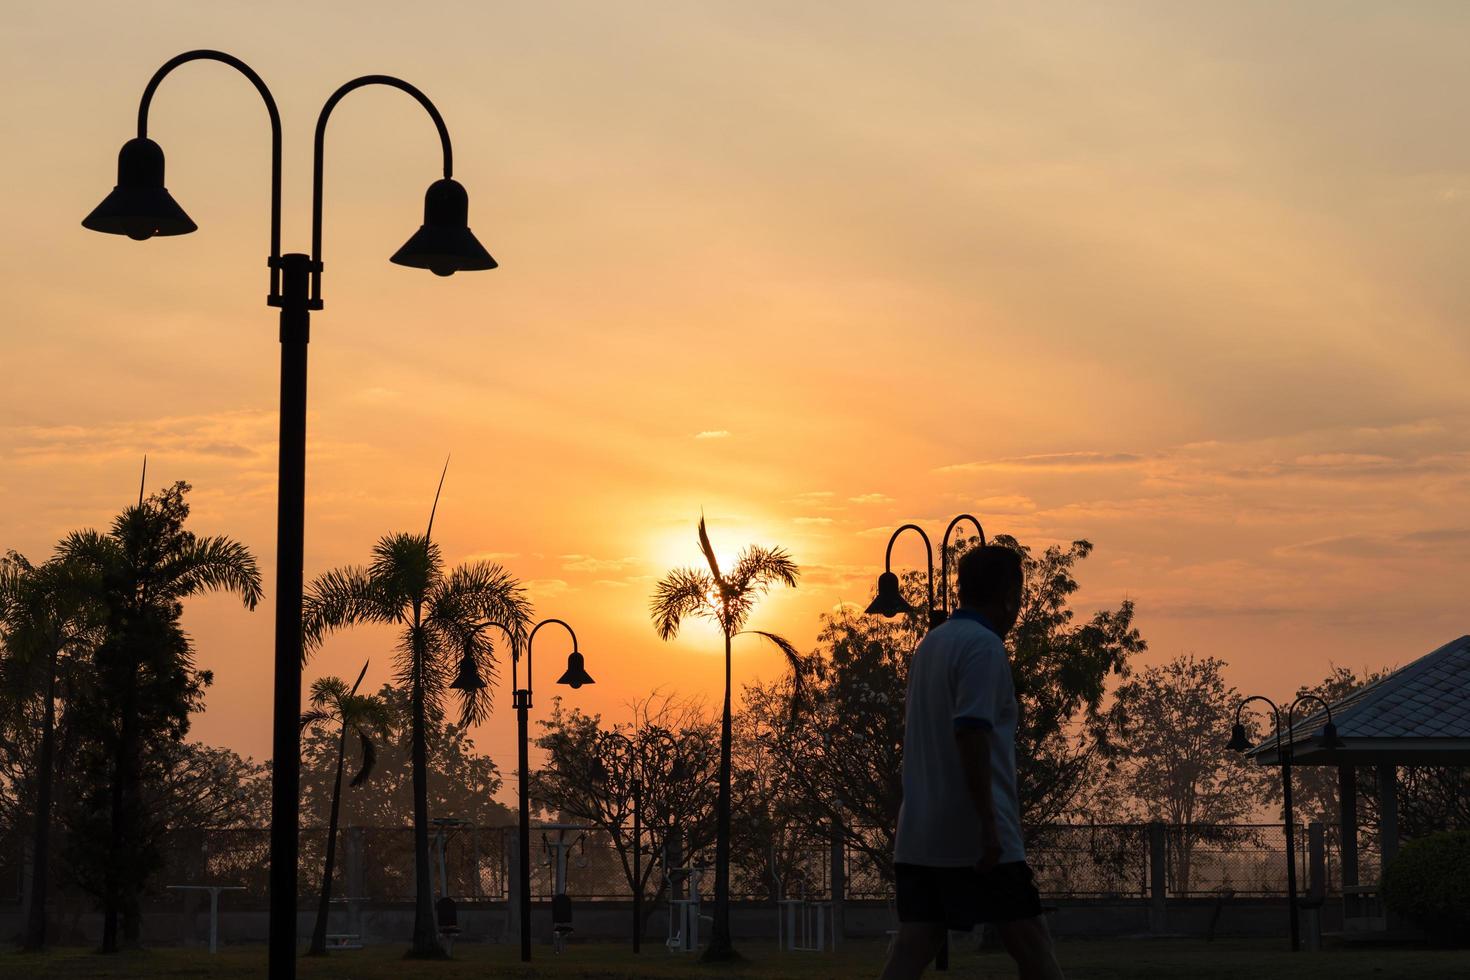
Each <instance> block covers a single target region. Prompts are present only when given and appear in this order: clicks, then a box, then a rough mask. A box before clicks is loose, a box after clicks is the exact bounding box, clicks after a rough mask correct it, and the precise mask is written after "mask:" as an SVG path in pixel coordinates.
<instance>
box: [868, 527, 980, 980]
mask: <svg viewBox="0 0 1470 980" xmlns="http://www.w3.org/2000/svg"><path fill="white" fill-rule="evenodd" d="M961 521H969V522H970V523H971V524H974V525H975V530H976V531H978V532H980V544H981V545H984V544H985V528H983V527H981V526H980V518H978V517H975V516H974V515H973V514H960V515H958V516H956V517H955V518H953V519H952V520H951V521H950V522H949V526H948V527H946V528H945V529H944V536H943V537H942V538H940V539H939V605H938V606H936V605H934V546H933V544H931V543H930V541H929V535H927V534H925V533H924V529H923V528H922V527H920V526H919V525H917V524H904V525H902V526H901V527H899V528H898V530H896V531H894V532H893V534H892V535H891V536H890V537H889V538H888V549H887V550H886V551H885V552H884V553H883V574H882V575H879V576H878V594H877V595H875V596H874V597H873V601H872V602H870V603H868V608H867V609H865V610H864V612H866V613H867V614H868V615H869V616H883V617H884V618H887V619H892V618H893V617H894V616H897V615H900V614H902V613H911V612H913V611H914V607H913V605H912V604H910V603H909V601H908V600H907V599H905V598H904V597H903V590H902V589H901V588H899V582H898V576H897V575H895V574H894V573H893V546H894V544H895V543H897V541H898V536H899V535H901V534H903V532H905V531H913V532H915V533H916V534H918V536H919V537H921V538H923V539H924V571H925V572H926V574H927V575H928V578H929V606H928V609H929V625H928V626H927V627H926V629H929V630H932V629H934V628H935V627H936V626H938V625H939V624H940V623H942V622H944V621H945V620H946V619H948V618H949V614H950V605H949V538H950V535H952V534H953V533H954V529H955V528H956V527H958V526H959V524H960V522H961ZM934 968H935V969H936V970H947V969H949V933H948V932H946V933H945V934H944V939H943V940H942V941H941V943H940V945H939V952H938V953H936V954H935V956H934Z"/></svg>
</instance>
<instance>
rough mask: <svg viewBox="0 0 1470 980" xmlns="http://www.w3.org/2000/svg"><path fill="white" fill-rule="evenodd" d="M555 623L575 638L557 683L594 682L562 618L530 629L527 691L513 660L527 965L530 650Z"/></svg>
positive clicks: (528, 956) (575, 685) (523, 942)
mask: <svg viewBox="0 0 1470 980" xmlns="http://www.w3.org/2000/svg"><path fill="white" fill-rule="evenodd" d="M552 623H555V624H556V625H557V626H560V627H562V628H563V629H565V630H566V631H567V633H568V634H570V635H571V638H572V652H571V653H569V654H568V655H567V669H566V670H565V671H564V672H563V673H562V675H561V676H560V677H558V678H557V679H556V682H557V683H558V684H565V685H566V686H567V687H570V688H571V689H572V690H576V689H577V688H579V687H582V686H583V685H585V684H591V683H593V680H592V677H591V675H589V674H588V673H587V668H586V667H585V666H584V664H583V660H582V652H581V650H579V649H578V648H577V634H576V632H575V631H573V629H572V628H571V627H570V626H568V625H567V624H566V623H565V622H563V621H562V620H560V619H543V620H542V621H541V622H539V623H537V624H536V625H535V626H534V627H533V628H532V629H531V635H530V636H528V637H526V686H525V687H524V688H522V687H517V686H516V684H517V674H516V667H517V665H518V662H519V660H520V657H518V656H516V657H512V658H511V675H510V685H511V688H512V689H513V694H512V696H513V698H514V701H515V709H516V735H517V740H518V742H519V743H520V744H519V749H518V751H519V756H518V761H519V764H520V776H519V783H520V791H521V814H520V826H521V833H520V840H519V841H518V842H517V843H518V845H519V858H520V868H519V872H520V878H521V894H520V904H521V961H522V962H524V963H529V962H531V797H530V791H529V789H528V788H527V785H526V780H527V775H528V772H529V770H530V762H529V761H528V759H527V755H528V753H529V750H528V744H529V740H530V735H529V733H528V732H527V717H526V713H527V712H529V711H530V710H531V649H532V647H533V646H534V645H535V642H536V634H537V633H539V632H541V627H543V626H549V625H551V624H552Z"/></svg>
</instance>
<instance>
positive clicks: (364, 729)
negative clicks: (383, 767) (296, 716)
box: [301, 664, 388, 956]
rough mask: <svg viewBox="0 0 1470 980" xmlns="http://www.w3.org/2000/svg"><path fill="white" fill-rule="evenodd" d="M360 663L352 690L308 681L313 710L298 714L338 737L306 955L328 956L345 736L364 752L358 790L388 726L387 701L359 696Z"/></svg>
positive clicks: (337, 681) (330, 681)
mask: <svg viewBox="0 0 1470 980" xmlns="http://www.w3.org/2000/svg"><path fill="white" fill-rule="evenodd" d="M367 669H368V665H367V664H363V665H362V672H361V673H360V674H358V675H357V680H356V681H354V682H353V684H352V687H351V689H348V687H347V682H346V681H344V680H342V679H341V678H340V677H320V678H318V679H317V680H316V681H314V682H313V683H312V685H311V710H310V711H308V712H306V714H304V715H302V716H301V726H302V727H303V728H306V727H311V726H319V727H322V728H327V729H330V728H333V727H335V728H336V729H337V731H336V732H335V735H336V738H337V766H336V771H335V773H334V774H333V777H332V809H331V814H330V815H329V816H328V818H327V847H326V851H327V853H326V857H325V860H324V862H323V865H324V866H323V870H322V894H321V901H320V903H319V904H318V905H317V912H316V925H315V927H314V928H313V929H312V931H311V946H310V947H309V948H308V949H307V953H306V955H308V956H325V955H327V916H328V914H329V913H330V912H331V911H332V866H333V864H334V863H335V861H336V857H337V816H338V814H339V812H340V811H341V804H342V769H343V767H344V765H345V763H346V761H347V736H348V735H349V734H355V735H356V736H357V740H358V744H359V745H360V746H361V750H362V761H361V764H360V765H359V766H358V769H357V774H356V775H354V776H353V777H352V782H351V783H349V784H348V785H349V786H351V787H352V788H354V789H355V788H357V787H358V786H361V785H362V784H363V783H365V782H367V781H368V779H369V778H370V777H371V776H372V773H373V766H374V764H375V763H376V762H377V758H378V751H377V742H378V740H380V739H381V738H382V733H383V732H385V731H387V729H388V705H387V704H386V703H385V702H384V701H383V700H382V698H378V697H374V696H372V695H370V694H366V695H365V694H358V693H357V688H358V685H360V684H361V683H362V679H363V677H364V676H366V674H367Z"/></svg>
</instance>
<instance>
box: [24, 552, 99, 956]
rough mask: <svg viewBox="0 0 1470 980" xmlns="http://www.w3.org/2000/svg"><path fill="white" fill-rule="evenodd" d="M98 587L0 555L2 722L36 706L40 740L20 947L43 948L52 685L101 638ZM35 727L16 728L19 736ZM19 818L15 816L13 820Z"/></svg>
mask: <svg viewBox="0 0 1470 980" xmlns="http://www.w3.org/2000/svg"><path fill="white" fill-rule="evenodd" d="M95 585H96V583H95V582H94V581H92V580H91V578H90V577H89V576H88V575H87V572H86V569H84V568H82V567H79V566H78V565H77V564H76V563H75V562H67V561H62V560H52V561H48V562H45V563H44V564H42V565H40V566H35V565H32V564H31V563H30V562H29V561H27V560H26V558H25V556H23V555H20V554H17V553H16V552H14V551H11V552H7V553H6V554H5V556H4V557H0V645H3V657H0V704H3V705H4V707H3V708H0V710H4V712H5V714H6V716H7V717H12V718H16V719H23V718H25V715H26V710H25V709H26V708H27V707H30V706H31V705H33V704H34V702H36V701H37V700H39V702H40V711H39V714H40V723H41V726H40V728H41V730H40V736H39V739H38V740H37V746H36V754H35V759H34V764H33V766H32V769H33V772H32V773H31V774H30V775H32V776H33V784H32V785H33V786H34V790H33V795H32V803H33V805H34V818H33V828H34V829H33V831H32V837H31V855H32V857H31V893H30V907H29V910H28V915H27V918H26V926H25V934H24V937H23V939H22V941H21V945H22V947H23V948H24V949H27V950H40V949H43V948H44V947H45V945H46V899H47V890H48V886H49V883H50V873H49V869H50V857H51V820H52V801H53V798H54V786H55V777H56V702H57V684H58V681H59V680H61V679H63V678H61V677H59V675H61V674H65V675H67V676H68V677H70V676H71V675H72V674H73V673H74V670H75V668H76V665H77V662H78V661H79V660H82V659H83V658H85V657H87V656H88V655H89V654H90V653H91V651H92V649H93V647H95V646H96V644H97V642H98V640H99V638H100V632H101V631H100V620H101V613H100V610H99V607H98V603H97V602H96V600H95V592H96V588H95ZM33 731H34V730H33V729H29V728H27V727H20V728H17V729H16V730H15V732H14V734H15V735H16V736H18V737H26V736H30V735H31V734H32V733H33ZM16 817H17V818H18V817H19V814H16Z"/></svg>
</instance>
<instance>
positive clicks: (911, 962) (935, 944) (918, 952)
mask: <svg viewBox="0 0 1470 980" xmlns="http://www.w3.org/2000/svg"><path fill="white" fill-rule="evenodd" d="M942 938H944V924H943V923H942V922H900V923H899V924H898V932H896V933H894V935H893V942H892V943H891V944H890V945H889V947H888V964H887V965H886V966H884V967H883V977H882V980H915V978H917V977H918V976H919V975H920V974H922V973H923V972H924V967H926V966H928V965H929V961H930V960H932V959H934V954H935V953H936V952H938V951H939V941H940V940H941V939H942Z"/></svg>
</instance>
